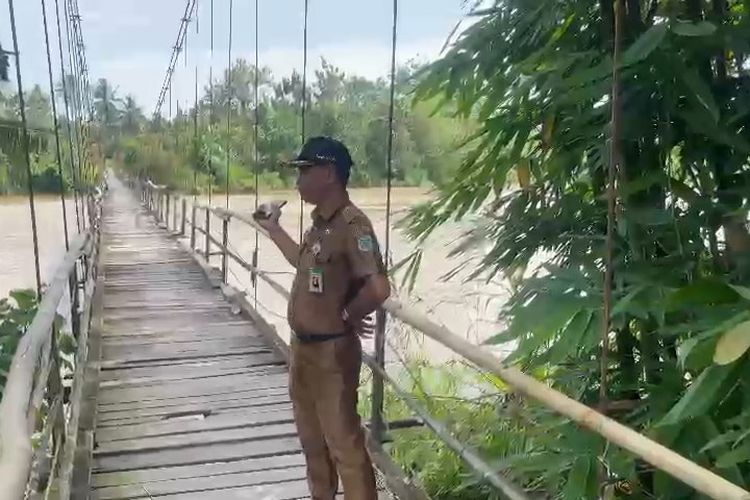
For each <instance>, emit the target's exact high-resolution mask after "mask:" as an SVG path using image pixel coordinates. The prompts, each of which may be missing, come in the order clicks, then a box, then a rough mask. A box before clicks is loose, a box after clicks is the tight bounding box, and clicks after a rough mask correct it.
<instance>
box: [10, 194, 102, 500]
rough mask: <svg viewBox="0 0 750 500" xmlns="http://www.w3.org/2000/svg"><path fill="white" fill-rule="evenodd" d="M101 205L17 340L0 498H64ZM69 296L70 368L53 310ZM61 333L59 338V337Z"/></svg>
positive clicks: (94, 206)
mask: <svg viewBox="0 0 750 500" xmlns="http://www.w3.org/2000/svg"><path fill="white" fill-rule="evenodd" d="M100 201H101V199H100V198H99V197H97V198H96V199H93V198H92V199H91V202H90V203H89V204H88V206H89V221H90V225H89V229H88V230H87V231H86V232H85V233H81V234H79V235H78V236H77V237H76V238H74V239H73V240H72V241H71V242H70V246H69V250H68V252H67V253H66V254H65V256H64V258H63V261H62V263H61V264H60V265H59V267H58V268H57V270H56V271H55V273H54V275H53V276H52V278H51V280H50V282H49V283H48V286H47V288H46V291H45V292H44V293H43V295H42V297H41V301H40V303H39V304H38V309H37V312H36V315H35V316H34V319H33V320H32V322H31V325H30V326H29V328H28V329H27V331H26V332H25V334H24V335H23V336H22V337H21V339H20V342H19V344H18V347H17V349H16V352H15V354H14V355H13V360H12V363H11V366H10V370H9V373H8V376H7V381H6V385H5V389H4V392H3V396H2V401H0V498H2V499H8V500H11V499H21V498H40V497H44V498H49V497H50V495H51V496H52V497H53V498H60V499H63V498H64V499H67V498H68V497H69V495H70V490H71V481H72V474H73V462H74V456H75V454H76V453H75V452H76V447H77V441H78V418H79V415H80V409H81V408H80V406H81V404H80V403H81V399H82V388H83V376H84V370H85V365H86V359H87V354H88V353H87V349H88V332H89V319H90V316H91V305H92V300H91V299H92V296H93V292H94V288H95V287H94V285H95V282H96V278H97V262H98V256H99V225H100V224H99V222H100V220H101V204H100ZM65 297H68V298H69V306H70V310H69V312H68V311H65V312H64V314H66V315H67V314H69V317H68V318H67V319H68V320H69V322H68V324H69V326H70V332H69V333H70V336H72V338H73V340H74V344H75V345H76V346H77V348H76V350H75V354H74V357H73V360H72V368H73V381H72V385H71V384H67V383H66V382H65V381H64V380H63V376H62V375H61V370H62V367H63V366H67V367H68V368H70V367H71V359H65V355H64V354H62V353H61V349H60V348H59V343H60V341H61V340H62V338H63V337H62V335H63V331H62V330H63V321H61V320H62V319H63V318H62V317H61V315H60V312H59V311H60V309H61V308H63V307H64V302H63V299H64V298H65ZM66 333H67V332H66Z"/></svg>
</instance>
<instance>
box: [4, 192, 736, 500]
mask: <svg viewBox="0 0 750 500" xmlns="http://www.w3.org/2000/svg"><path fill="white" fill-rule="evenodd" d="M110 185H111V189H110V190H109V191H108V192H107V194H106V195H105V196H104V197H103V199H99V200H98V202H97V203H95V204H92V207H91V210H90V213H91V220H92V223H91V224H90V227H89V230H88V231H87V232H86V233H83V234H82V235H80V236H79V237H78V239H76V240H74V241H72V242H71V245H70V250H69V252H68V254H67V256H66V258H65V260H64V262H63V264H62V265H61V267H60V268H59V269H58V271H57V273H56V274H55V277H54V280H53V281H52V282H51V283H50V285H49V288H48V289H47V291H46V293H45V294H44V296H43V298H42V301H41V304H40V307H39V310H38V313H37V315H36V317H35V319H34V321H33V323H32V324H31V326H30V328H29V329H28V331H27V333H26V335H25V336H24V337H23V339H22V342H21V344H20V345H19V348H18V350H17V352H16V354H15V356H14V360H13V364H12V367H11V370H10V373H9V378H8V383H7V386H6V389H5V392H4V394H3V398H2V402H0V498H2V499H3V500H5V499H8V500H14V499H21V498H55V499H69V498H74V499H92V500H93V499H101V500H104V499H108V500H115V499H127V498H163V499H172V498H174V499H177V498H179V499H192V498H200V499H214V498H216V499H233V498H238V499H239V498H242V499H269V500H270V499H275V500H283V499H301V498H308V495H309V494H308V491H307V485H306V481H305V472H304V459H303V456H302V454H301V450H300V445H299V443H298V440H297V437H296V431H295V427H294V423H293V421H292V413H291V407H290V400H289V396H288V394H287V380H286V367H285V364H286V356H287V351H286V345H285V344H284V343H283V341H282V340H281V339H280V337H279V336H278V335H277V334H276V332H275V330H274V329H273V328H272V327H271V326H270V325H269V324H268V323H267V322H266V321H265V320H264V319H263V316H262V315H261V314H260V313H258V312H257V311H256V310H255V309H254V308H253V306H252V305H251V304H250V302H249V301H248V300H246V299H245V298H244V295H243V294H240V293H239V292H238V291H237V290H235V289H233V288H232V287H231V286H229V285H228V284H227V279H226V277H227V268H228V263H229V261H230V260H233V261H235V262H236V263H238V264H240V265H241V266H242V267H245V268H246V269H248V270H250V271H252V272H253V273H254V276H256V277H257V278H259V279H264V280H267V281H268V282H269V283H270V284H273V285H274V289H275V290H276V291H277V292H278V293H280V294H282V295H283V294H286V293H287V292H286V290H285V289H284V288H283V287H282V286H281V285H279V284H278V283H276V282H274V281H273V279H272V277H270V276H268V275H267V274H265V273H264V272H263V271H262V269H260V268H259V267H258V266H254V265H252V264H250V263H248V262H246V261H245V260H244V259H243V258H242V256H240V255H237V254H236V253H233V252H232V250H231V249H230V247H229V245H228V244H227V242H228V230H229V227H230V224H229V221H231V220H236V221H238V222H240V223H248V224H253V222H252V221H251V220H248V219H246V218H244V217H242V216H241V215H239V214H236V213H233V212H231V211H228V210H225V209H220V208H213V207H208V206H200V205H197V204H193V202H192V201H191V200H190V199H189V198H188V197H179V196H178V195H175V194H173V193H170V192H169V191H167V190H166V189H165V188H163V187H160V186H155V185H153V184H151V183H150V182H148V183H136V182H130V183H129V187H128V186H126V185H125V184H124V183H122V182H121V181H119V180H118V179H116V178H110ZM199 211H205V213H206V215H207V217H206V220H208V221H210V220H211V218H212V217H214V218H218V220H220V221H221V227H222V238H221V241H220V240H219V239H217V238H215V237H213V236H212V233H211V232H210V230H209V231H206V229H204V228H203V227H199V225H198V224H197V223H196V220H197V217H196V214H197V213H198V212H199ZM170 214H171V215H170ZM191 215H192V217H191ZM256 230H258V231H261V230H260V229H259V228H257V227H256ZM201 236H203V238H201ZM200 239H203V240H204V242H205V246H204V248H202V249H200V250H198V249H197V248H196V243H197V242H198V241H199V240H200ZM202 246H203V245H202ZM214 248H215V249H217V250H218V251H214ZM215 254H218V255H220V256H221V266H220V268H218V269H217V268H212V267H211V266H210V265H209V264H208V261H207V260H206V259H205V258H204V257H205V256H209V257H210V256H211V255H215ZM66 297H67V298H68V299H69V300H68V302H69V303H70V306H71V307H70V311H71V314H70V317H69V320H70V325H71V329H72V333H73V335H74V337H75V338H76V340H77V346H78V347H77V350H76V353H75V362H74V367H75V370H74V373H73V376H72V380H71V383H65V381H63V380H62V379H61V377H60V369H59V368H60V366H62V364H63V361H62V359H61V355H60V354H59V353H58V350H57V349H56V348H55V343H56V341H57V335H58V330H59V328H58V327H57V326H56V325H57V322H56V321H55V318H56V317H57V311H58V310H59V309H60V305H61V304H62V303H65V300H63V299H65V298H66ZM385 309H386V310H387V312H388V313H389V314H390V315H391V316H392V317H393V318H396V319H398V320H400V321H403V322H405V323H407V324H409V325H411V326H412V327H415V328H417V329H419V330H420V331H422V332H424V333H425V334H426V335H427V336H429V337H431V338H432V339H434V340H436V341H438V342H440V343H442V344H443V345H445V346H447V347H449V348H450V349H452V350H454V351H455V352H456V353H458V354H460V355H462V356H463V357H465V358H466V359H467V360H469V361H471V362H473V363H474V364H476V365H477V366H478V367H479V368H481V369H483V370H486V371H489V372H492V373H495V374H496V375H498V376H500V377H501V378H503V379H504V380H505V381H506V382H507V383H508V385H509V386H510V387H512V388H513V389H514V390H516V391H517V392H519V393H521V394H523V395H525V396H527V397H530V398H533V399H535V400H537V401H538V402H540V403H542V404H544V405H545V406H547V407H548V408H550V409H552V410H555V411H557V412H559V413H560V414H562V415H565V416H567V417H568V418H570V419H572V420H574V421H576V422H578V423H579V424H580V425H581V426H583V427H586V428H588V429H590V430H591V431H592V432H595V433H597V434H599V435H601V436H603V437H605V438H606V439H608V440H609V441H610V442H611V443H613V444H616V445H619V446H622V447H623V448H625V449H627V450H629V451H630V452H632V453H634V454H635V455H637V456H638V457H640V458H642V459H643V460H645V461H647V462H649V463H651V464H652V465H654V466H655V467H657V468H659V469H661V470H663V471H665V472H668V473H669V474H671V475H673V476H674V477H676V478H678V479H681V480H682V481H683V482H685V483H686V484H688V485H690V486H692V487H693V488H695V489H696V490H697V491H699V492H701V493H703V494H705V495H707V496H708V497H711V498H717V499H741V498H742V499H747V498H750V493H748V492H746V491H744V490H742V489H741V488H739V487H737V486H735V485H733V484H731V483H729V482H728V481H726V480H725V479H723V478H721V477H719V476H717V475H715V474H713V473H712V472H710V471H708V470H706V469H703V468H701V467H700V466H698V465H696V464H694V463H692V462H690V461H688V460H687V459H685V458H683V457H681V456H680V455H678V454H676V453H675V452H673V451H671V450H669V449H667V448H665V447H663V446H661V445H659V444H657V443H655V442H653V441H651V440H649V439H648V438H646V437H644V436H642V435H640V434H638V433H636V432H635V431H633V430H631V429H628V428H626V427H624V426H622V425H620V424H618V423H617V422H615V421H613V420H611V419H609V418H607V417H605V416H603V415H601V414H599V413H597V412H596V411H594V410H593V409H590V408H588V407H586V406H584V405H582V404H581V403H578V402H577V401H574V400H572V399H570V398H568V397H566V396H565V395H563V394H560V393H558V392H556V391H554V390H552V389H551V388H549V387H548V386H546V385H544V384H542V383H540V382H538V381H536V380H535V379H533V378H531V377H528V376H526V375H524V374H522V373H521V372H520V371H518V370H516V369H515V368H512V367H507V366H504V365H503V364H501V363H500V362H499V360H497V359H496V358H495V357H494V356H493V355H492V354H491V353H489V352H487V351H484V350H482V349H480V348H478V347H476V346H473V345H471V344H469V343H468V342H466V341H465V340H463V339H461V338H460V337H459V336H457V335H454V334H453V333H451V332H449V331H447V330H446V329H445V328H443V327H441V326H439V325H436V324H434V323H432V322H431V321H430V319H429V318H427V317H426V316H423V315H421V314H420V313H418V312H416V311H413V310H410V309H409V308H406V307H404V306H402V305H401V304H399V303H398V302H396V301H395V300H389V302H387V303H386V305H385ZM367 364H368V366H369V367H370V368H371V369H372V371H373V374H374V376H373V383H381V384H382V383H386V384H391V385H392V386H393V389H394V390H395V392H396V394H398V395H399V396H400V397H402V398H404V400H405V402H406V403H407V405H408V406H409V407H410V408H411V409H412V410H413V411H414V414H415V417H416V419H415V420H414V421H413V422H411V423H410V422H395V423H392V427H393V428H398V427H399V426H404V425H414V424H415V423H418V424H420V425H426V426H427V427H429V428H430V429H431V430H433V431H434V432H435V433H436V434H437V435H438V436H439V437H440V438H441V439H443V440H444V441H445V442H446V444H447V445H448V446H449V447H451V448H452V449H454V450H455V451H456V453H458V454H459V455H460V456H461V457H462V458H463V459H464V460H465V461H466V463H467V464H468V465H469V467H470V468H471V469H473V470H474V471H475V472H477V474H479V475H480V476H481V477H483V478H484V480H486V481H488V482H489V483H491V484H492V485H493V486H495V487H496V488H497V489H498V491H499V493H500V495H501V496H502V497H504V498H512V499H522V498H528V497H527V495H526V494H525V493H524V492H523V490H522V489H521V488H519V487H517V486H515V485H514V484H512V483H511V482H510V481H508V480H507V479H506V478H504V477H503V476H501V475H500V474H499V473H498V472H497V471H496V470H494V469H493V468H492V467H491V466H490V465H489V464H487V463H486V462H485V461H483V460H482V458H481V457H480V456H479V455H478V454H477V453H476V452H474V451H473V450H471V449H470V448H469V447H467V446H465V445H464V444H462V443H460V442H458V441H457V440H456V439H455V438H453V437H452V436H451V434H450V432H448V430H447V429H446V427H445V426H444V425H443V424H442V423H441V422H439V421H437V420H435V419H433V418H432V417H431V416H430V415H429V413H428V412H427V411H425V409H424V408H422V407H421V406H420V405H419V404H418V403H417V402H416V401H415V400H414V398H412V397H411V396H410V395H409V394H408V393H406V392H405V391H404V390H403V389H401V388H400V387H398V385H397V384H396V383H395V381H394V380H393V379H391V378H390V377H389V376H388V374H387V373H386V372H385V371H384V370H383V369H382V368H380V367H379V365H378V363H376V362H375V361H374V360H372V359H367ZM374 408H377V406H374ZM381 417H382V414H376V415H375V418H374V419H373V424H371V427H372V430H373V431H374V432H373V433H371V434H368V435H369V436H370V439H369V448H370V452H371V455H372V457H373V461H374V463H375V464H376V466H377V468H378V471H379V478H380V479H381V481H380V484H381V487H382V489H383V491H382V496H383V498H399V499H402V500H408V499H420V500H421V499H425V498H427V497H426V495H425V494H424V493H423V492H422V491H421V490H420V489H419V487H418V485H416V484H413V483H412V482H410V481H409V480H408V479H407V478H406V477H405V476H404V475H403V474H402V473H401V471H399V470H398V468H397V467H396V466H395V465H394V463H393V462H392V461H391V460H390V458H389V456H388V454H387V452H385V451H384V449H383V446H382V431H383V429H382V428H381V429H378V428H377V427H378V419H379V418H381ZM388 428H389V424H387V423H386V424H385V429H388Z"/></svg>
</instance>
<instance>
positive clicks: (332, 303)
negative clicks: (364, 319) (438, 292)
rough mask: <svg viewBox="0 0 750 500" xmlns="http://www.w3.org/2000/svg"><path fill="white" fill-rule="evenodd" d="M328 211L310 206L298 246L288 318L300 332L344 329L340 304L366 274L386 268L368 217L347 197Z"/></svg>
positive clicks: (330, 332) (321, 332)
mask: <svg viewBox="0 0 750 500" xmlns="http://www.w3.org/2000/svg"><path fill="white" fill-rule="evenodd" d="M332 210H333V211H330V210H329V212H328V213H325V212H323V211H321V210H319V209H317V208H316V209H315V210H313V213H312V219H313V225H312V226H311V227H310V228H309V229H308V230H307V232H306V233H305V236H304V237H303V240H302V244H301V245H300V254H299V261H298V265H297V275H296V277H295V279H294V284H293V285H292V293H291V298H290V300H289V309H288V312H287V317H288V320H289V325H290V326H291V328H292V331H294V332H296V333H298V334H301V335H316V334H317V335H329V334H339V333H346V331H345V330H346V327H345V325H344V321H343V319H342V318H341V313H342V311H343V309H344V307H346V305H347V304H348V303H349V302H350V301H351V300H352V299H354V297H355V296H356V295H357V293H358V292H359V290H360V289H361V288H362V286H363V284H364V282H365V280H366V278H367V277H369V276H371V275H373V274H384V273H385V268H384V265H383V259H382V257H381V254H380V248H379V245H378V241H377V239H376V237H375V233H374V231H373V229H372V224H371V223H370V220H369V219H368V218H367V216H366V215H365V214H364V213H363V212H362V211H361V210H360V209H359V208H357V207H356V206H354V205H353V204H352V203H351V201H349V199H344V200H342V203H341V204H340V205H339V206H338V207H336V208H335V209H332Z"/></svg>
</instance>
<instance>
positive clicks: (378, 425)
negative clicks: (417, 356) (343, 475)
mask: <svg viewBox="0 0 750 500" xmlns="http://www.w3.org/2000/svg"><path fill="white" fill-rule="evenodd" d="M385 321H386V314H385V310H383V309H382V308H380V309H378V311H377V313H376V324H375V339H374V340H375V352H374V354H375V363H376V364H377V366H379V367H380V368H384V367H385ZM384 400H385V391H384V386H383V377H381V376H380V374H379V373H377V372H376V371H375V370H373V372H372V398H371V403H372V408H371V415H372V417H371V418H370V432H371V433H372V438H373V439H374V440H375V442H377V443H382V442H383V439H384V437H385V435H384V434H385V423H384V422H383V401H384Z"/></svg>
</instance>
